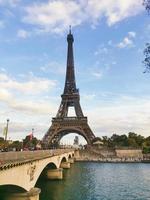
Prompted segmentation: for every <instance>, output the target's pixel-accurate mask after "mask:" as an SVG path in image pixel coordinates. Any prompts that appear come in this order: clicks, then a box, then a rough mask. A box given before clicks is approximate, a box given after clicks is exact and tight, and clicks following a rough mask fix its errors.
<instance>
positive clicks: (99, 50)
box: [94, 47, 108, 56]
mask: <svg viewBox="0 0 150 200" xmlns="http://www.w3.org/2000/svg"><path fill="white" fill-rule="evenodd" d="M107 53H108V49H107V48H106V47H99V48H98V50H96V51H95V52H94V55H95V56H98V55H102V54H107Z"/></svg>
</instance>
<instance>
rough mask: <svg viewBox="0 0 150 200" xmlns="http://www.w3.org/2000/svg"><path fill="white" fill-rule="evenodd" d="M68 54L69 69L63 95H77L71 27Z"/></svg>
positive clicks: (68, 36) (68, 37) (68, 38)
mask: <svg viewBox="0 0 150 200" xmlns="http://www.w3.org/2000/svg"><path fill="white" fill-rule="evenodd" d="M67 42H68V52H67V69H66V81H65V88H64V93H63V94H72V93H77V92H78V90H77V89H76V81H75V72H74V56H73V42H74V38H73V34H72V33H71V26H70V28H69V34H68V35H67Z"/></svg>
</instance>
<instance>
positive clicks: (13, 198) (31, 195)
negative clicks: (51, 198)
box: [5, 188, 41, 200]
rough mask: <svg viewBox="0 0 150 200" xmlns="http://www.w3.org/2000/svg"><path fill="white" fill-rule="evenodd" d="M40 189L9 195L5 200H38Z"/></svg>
mask: <svg viewBox="0 0 150 200" xmlns="http://www.w3.org/2000/svg"><path fill="white" fill-rule="evenodd" d="M40 192H41V189H39V188H32V189H31V190H30V191H29V192H22V193H10V194H8V196H7V197H6V198H5V200H39V194H40Z"/></svg>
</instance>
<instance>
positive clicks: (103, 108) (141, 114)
mask: <svg viewBox="0 0 150 200" xmlns="http://www.w3.org/2000/svg"><path fill="white" fill-rule="evenodd" d="M149 107H150V96H148V97H143V98H141V97H134V96H120V97H119V96H118V97H117V99H116V100H112V99H111V102H110V103H109V102H108V103H106V102H105V103H104V102H101V103H99V104H97V107H96V108H94V107H92V110H89V111H88V112H87V114H86V115H87V116H88V117H89V121H90V125H91V128H93V130H94V132H95V134H96V135H97V136H103V135H109V136H110V135H112V134H113V133H117V134H127V133H128V132H130V131H134V132H137V133H139V134H141V135H145V136H149V134H150V131H149V130H150V123H149V121H150V113H149Z"/></svg>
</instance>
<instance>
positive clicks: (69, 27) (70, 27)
mask: <svg viewBox="0 0 150 200" xmlns="http://www.w3.org/2000/svg"><path fill="white" fill-rule="evenodd" d="M69 34H71V25H70V26H69Z"/></svg>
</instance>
